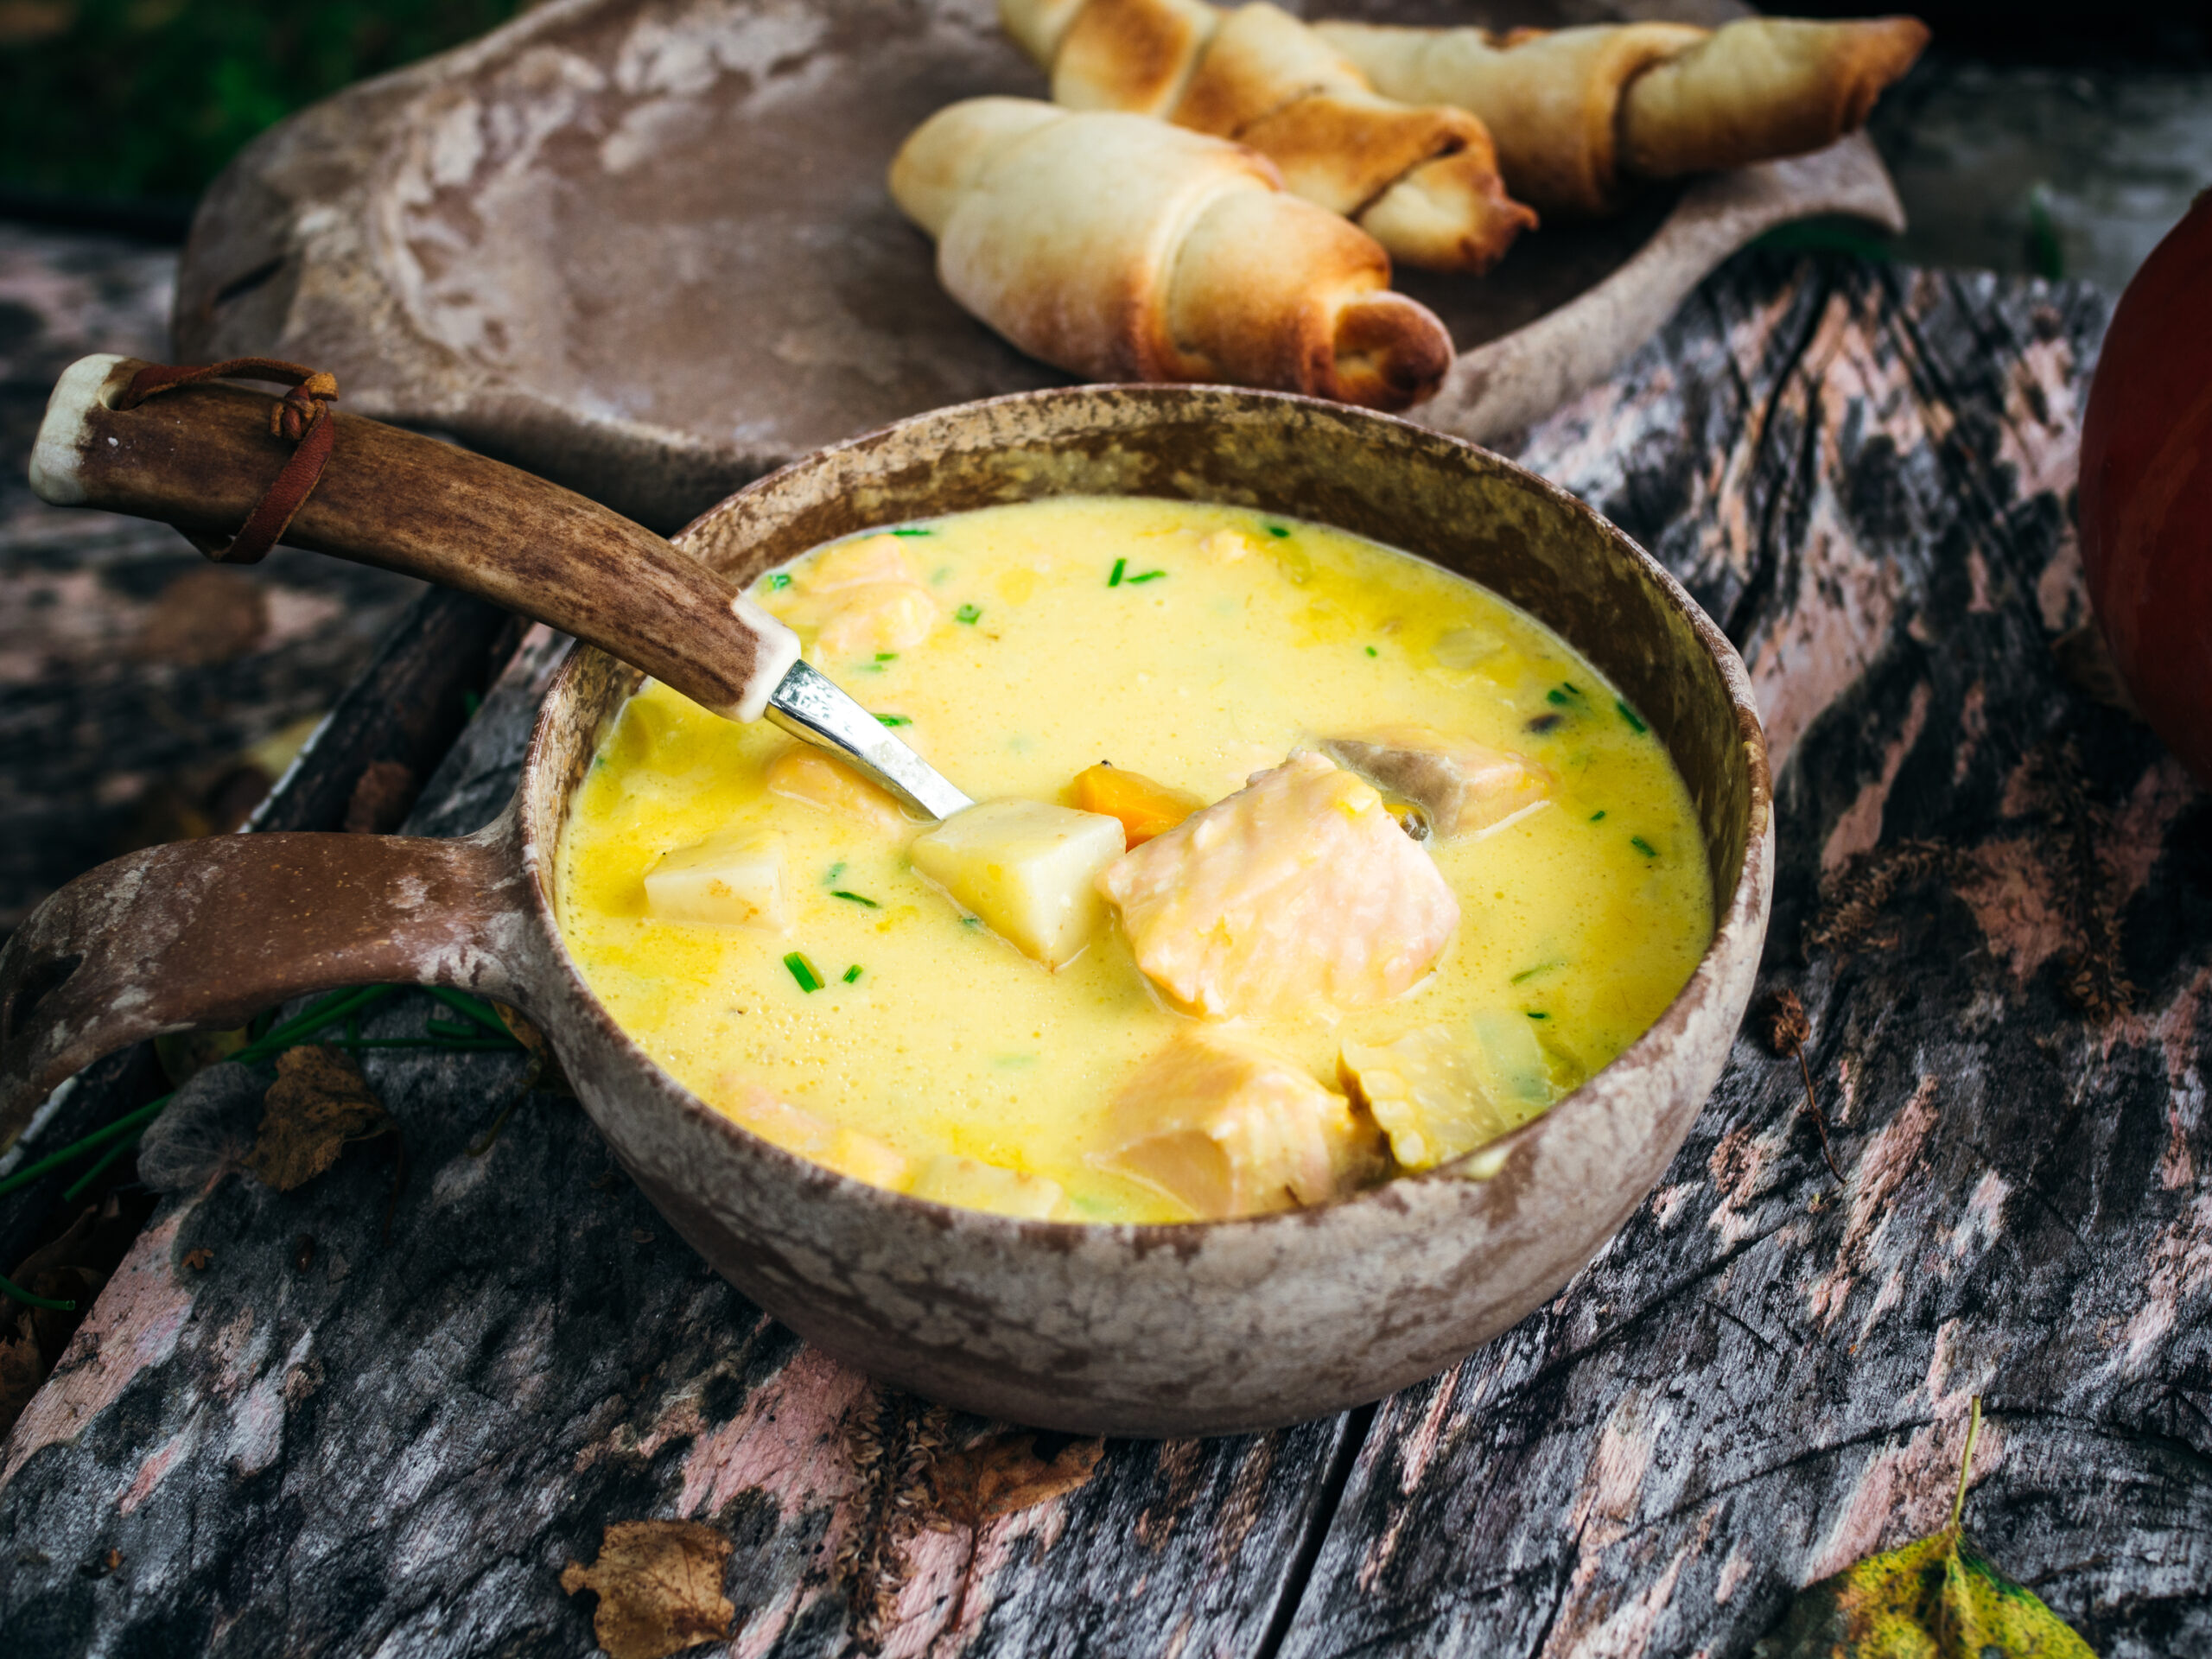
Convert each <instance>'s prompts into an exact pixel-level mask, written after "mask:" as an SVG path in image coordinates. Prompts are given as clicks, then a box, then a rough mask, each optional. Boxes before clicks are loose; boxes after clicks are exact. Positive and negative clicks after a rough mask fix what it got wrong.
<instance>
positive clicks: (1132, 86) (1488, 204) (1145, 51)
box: [999, 0, 1536, 271]
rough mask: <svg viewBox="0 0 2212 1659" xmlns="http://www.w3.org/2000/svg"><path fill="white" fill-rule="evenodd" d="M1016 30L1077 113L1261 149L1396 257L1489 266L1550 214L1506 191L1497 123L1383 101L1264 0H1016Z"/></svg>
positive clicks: (1298, 186)
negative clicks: (1156, 123) (1246, 1)
mask: <svg viewBox="0 0 2212 1659" xmlns="http://www.w3.org/2000/svg"><path fill="white" fill-rule="evenodd" d="M999 16H1000V19H1001V22H1003V23H1004V24H1005V26H1006V29H1007V33H1008V34H1010V35H1013V36H1014V39H1015V40H1017V41H1020V43H1021V44H1022V45H1023V46H1024V47H1025V48H1027V50H1028V51H1029V53H1030V54H1032V55H1033V57H1035V58H1036V60H1038V62H1039V63H1040V64H1042V65H1044V66H1045V67H1047V68H1048V69H1049V70H1050V71H1051V72H1052V97H1053V99H1055V100H1056V101H1057V102H1058V103H1061V104H1064V105H1067V106H1068V107H1069V108H1070V109H1077V110H1122V111H1130V112H1132V113H1135V114H1139V115H1151V116H1158V117H1160V118H1162V119H1164V120H1168V121H1172V122H1173V123H1174V124H1176V125H1178V126H1182V127H1189V128H1191V129H1192V130H1195V131H1198V132H1207V133H1211V134H1213V135H1214V136H1215V137H1222V138H1233V139H1235V140H1236V141H1237V142H1238V143H1243V144H1249V146H1251V147H1252V148H1253V149H1256V150H1259V151H1260V152H1261V153H1262V154H1263V155H1265V156H1268V158H1269V159H1270V160H1271V161H1273V162H1274V163H1275V164H1276V165H1277V166H1278V167H1279V168H1281V169H1282V177H1283V183H1284V186H1285V187H1286V188H1287V189H1289V190H1290V191H1291V192H1292V193H1293V194H1296V195H1300V196H1303V197H1305V198H1306V200H1308V201H1313V202H1318V203H1319V204H1320V205H1321V206H1322V207H1326V208H1327V209H1329V211H1330V212H1332V213H1341V214H1343V215H1344V216H1345V217H1346V218H1348V219H1355V220H1357V222H1358V223H1359V225H1360V226H1362V227H1363V229H1365V230H1366V231H1368V232H1370V234H1372V235H1373V236H1374V237H1375V238H1376V240H1377V241H1379V242H1381V243H1382V244H1383V247H1384V248H1385V249H1387V250H1388V251H1389V253H1390V256H1391V257H1393V258H1394V259H1397V260H1400V261H1402V262H1403V263H1404V264H1409V265H1420V266H1423V267H1425V268H1427V269H1428V270H1461V271H1483V270H1489V269H1490V267H1491V265H1493V264H1497V260H1498V257H1499V256H1500V255H1502V254H1503V253H1504V251H1505V250H1506V249H1507V248H1508V247H1509V246H1510V245H1511V244H1512V241H1513V238H1515V237H1516V236H1518V235H1519V234H1520V233H1521V232H1522V231H1523V230H1525V229H1526V228H1528V227H1529V226H1532V225H1534V224H1535V222H1536V216H1535V213H1531V212H1530V211H1529V209H1528V208H1527V207H1523V206H1522V204H1521V203H1519V202H1517V201H1515V200H1512V199H1511V198H1510V196H1508V195H1507V194H1506V193H1505V188H1504V186H1503V183H1501V182H1500V181H1499V178H1498V173H1497V156H1496V153H1495V152H1494V151H1493V149H1491V139H1490V134H1489V132H1488V131H1486V130H1484V126H1483V124H1482V123H1481V122H1480V121H1479V120H1478V119H1477V118H1474V117H1473V116H1471V115H1470V114H1468V113H1467V112H1466V111H1465V110H1458V109H1452V108H1450V107H1448V106H1446V105H1441V104H1437V105H1431V106H1430V107H1428V108H1426V109H1415V108H1413V107H1411V106H1409V105H1404V104H1400V103H1398V102H1396V101H1395V100H1394V99H1387V98H1382V97H1378V96H1377V95H1376V92H1374V90H1373V89H1372V88H1371V87H1370V86H1368V84H1367V80H1366V78H1365V77H1364V76H1363V75H1362V74H1361V73H1359V71H1358V70H1357V69H1356V68H1354V67H1352V65H1351V63H1350V62H1349V61H1347V60H1346V59H1345V58H1344V54H1342V53H1340V52H1338V51H1337V50H1336V49H1335V48H1332V47H1331V46H1330V45H1328V44H1327V43H1326V42H1325V41H1323V40H1322V39H1321V37H1320V36H1319V35H1316V34H1315V33H1314V32H1313V29H1310V28H1308V27H1307V26H1306V24H1304V23H1302V22H1300V21H1299V20H1298V19H1297V18H1295V17H1294V16H1291V15H1290V14H1289V13H1288V12H1286V11H1283V10H1280V9H1278V8H1277V7H1274V6H1273V5H1268V4H1266V3H1264V0H1260V3H1254V4H1250V5H1245V6H1241V7H1239V8H1237V9H1236V10H1234V11H1226V12H1224V11H1222V10H1218V9H1217V8H1216V7H1213V6H1211V5H1208V4H1206V3H1205V0H1072V3H1071V0H1000V5H999Z"/></svg>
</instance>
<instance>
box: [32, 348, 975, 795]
mask: <svg viewBox="0 0 2212 1659" xmlns="http://www.w3.org/2000/svg"><path fill="white" fill-rule="evenodd" d="M154 366H155V365H149V364H147V363H144V362H143V361H140V360H139V359H134V358H125V357H118V356H114V355H112V354H110V353H101V354H99V355H96V356H92V357H86V358H80V359H79V360H78V361H76V362H75V363H73V364H72V365H70V366H69V367H68V368H67V369H65V370H64V371H63V372H62V374H61V378H60V380H59V381H58V382H57V383H56V384H55V385H54V394H53V397H51V398H50V399H49V400H48V404H47V410H46V418H45V420H44V421H43V422H42V423H41V425H40V427H39V431H38V439H37V442H36V444H35V447H34V448H33V449H32V452H31V469H30V482H31V488H32V490H33V491H34V492H35V493H36V494H37V495H38V497H39V499H41V500H43V501H48V502H51V503H52V504H53V505H55V506H63V507H94V508H101V509H105V511H107V512H120V513H127V514H129V515H130V516H132V517H134V518H152V519H157V520H159V521H161V522H162V523H164V524H174V525H175V526H176V527H177V528H178V529H179V530H181V531H184V532H185V533H186V535H188V537H193V538H194V540H195V541H196V542H200V543H202V545H203V548H204V546H205V538H207V537H232V536H233V535H236V534H237V532H238V529H239V526H240V525H241V524H246V523H247V521H248V519H249V518H255V519H259V518H262V517H264V515H265V514H267V513H269V512H271V511H272V509H271V508H270V505H269V504H270V502H271V501H272V500H273V499H274V497H275V494H276V492H274V491H273V490H272V482H273V481H274V480H277V479H278V478H279V475H280V474H286V475H287V476H289V473H288V470H287V469H288V468H289V467H290V466H291V465H292V463H293V461H294V458H295V457H296V456H297V455H300V454H302V452H304V451H306V450H307V448H308V443H307V441H306V434H308V433H311V432H312V430H313V429H314V428H315V426H316V425H318V424H322V425H326V426H327V429H328V430H327V434H326V435H323V436H321V437H320V438H319V439H317V440H316V442H319V444H320V445H321V453H322V454H324V455H326V456H327V460H326V461H325V463H324V464H323V465H322V467H321V472H320V474H315V472H314V471H313V469H312V467H307V468H306V476H307V479H308V485H307V493H306V498H305V499H304V500H303V501H301V502H299V503H298V505H297V506H296V510H295V511H294V512H291V513H290V514H289V518H281V509H277V510H274V511H277V512H279V514H280V522H279V525H278V528H277V529H275V530H273V531H269V533H268V535H267V537H266V538H265V539H263V540H262V545H261V548H260V549H259V550H256V549H254V548H252V547H251V546H246V545H244V544H245V543H247V542H248V541H249V539H250V538H249V537H245V536H240V537H238V552H239V553H242V554H243V556H237V555H236V554H234V556H233V557H232V560H231V562H232V563H251V561H252V559H254V558H257V557H258V556H260V552H261V551H263V550H265V549H266V544H267V541H268V540H277V539H281V540H282V541H283V542H284V543H286V544H288V545H289V546H293V547H302V548H307V549H308V550H312V551H315V552H320V553H329V554H334V555H335V556H338V557H340V558H346V559H352V560H354V561H356V562H358V563H362V564H372V565H377V566H378V567H380V568H382V569H386V570H398V571H404V573H406V574H407V575H412V576H420V577H422V578H423V579H424V580H425V581H429V582H442V583H443V584H444V585H445V586H447V587H448V588H461V589H462V590H463V591H465V592H467V593H472V594H479V595H480V596H481V597H483V598H485V599H488V600H490V601H492V602H493V603H494V604H496V605H501V606H504V607H506V608H507V609H509V610H512V611H518V612H520V613H523V614H524V615H525V616H529V617H532V618H534V619H536V620H538V621H541V622H545V623H549V624H550V625H551V626H554V627H556V628H559V629H562V630H563V631H564V632H569V633H572V634H574V635H575V636H576V638H578V639H583V640H588V641H589V642H590V643H591V644H593V645H598V646H600V647H601V648H602V649H603V650H606V651H607V652H611V653H612V654H613V655H614V656H616V657H618V658H620V659H621V660H622V661H624V662H626V663H628V664H631V665H632V666H633V667H636V668H639V669H643V670H644V671H645V672H646V673H648V674H650V675H652V677H654V678H655V679H657V680H660V681H662V682H663V683H665V684H667V685H669V686H671V687H673V688H674V689H675V690H678V691H681V692H682V693H683V695H684V696H688V697H690V698H691V699H692V700H693V701H694V702H698V703H700V704H702V706H704V707H705V708H707V709H710V710H712V711H713V712H714V713H715V714H718V715H723V716H724V717H725V718H728V719H730V720H739V721H750V720H759V719H761V718H763V717H765V718H766V719H768V720H770V721H773V722H774V723H775V724H776V725H778V726H779V727H781V728H783V729H784V730H785V731H787V732H789V733H791V735H792V736H794V737H797V738H800V739H802V740H804V741H806V742H809V743H812V744H815V745H817V746H818V747H822V748H824V749H827V750H829V751H830V752H831V753H834V754H836V756H837V757H838V758H839V759H840V760H844V761H846V762H848V763H849V764H850V765H851V766H855V768H857V769H858V770H859V771H860V772H862V773H864V774H865V775H866V776H867V777H868V778H869V779H872V780H873V781H874V782H875V783H877V784H880V785H882V786H883V787H884V788H885V789H887V790H888V791H891V793H892V794H893V796H895V797H897V798H898V799H899V802H900V804H903V805H904V806H906V808H907V809H908V810H910V811H912V812H915V813H918V814H919V815H921V816H922V817H928V818H944V817H950V816H951V815H952V814H953V813H955V812H957V811H959V810H961V809H962V808H963V807H966V806H970V805H972V804H974V803H973V802H971V801H970V800H969V798H968V797H967V796H965V795H963V794H962V793H961V792H960V791H959V790H957V789H956V788H954V787H953V785H951V784H950V782H948V781H947V780H946V779H944V778H943V777H941V776H940V775H939V774H938V772H936V771H935V770H934V769H933V768H932V767H931V766H929V764H928V763H927V762H925V760H923V759H922V758H921V757H920V756H919V755H918V754H916V753H914V752H913V751H912V749H910V748H908V747H906V744H904V743H902V742H900V741H899V740H898V739H897V738H896V737H894V736H893V735H892V734H891V733H890V732H889V731H888V730H887V728H885V727H884V725H883V724H882V722H881V721H878V720H877V719H876V718H875V716H874V715H872V714H870V713H869V712H868V710H867V709H863V708H862V707H861V705H860V704H859V703H858V702H855V701H854V700H853V698H852V697H851V696H849V695H847V694H846V693H845V692H844V691H843V690H841V689H840V688H839V687H838V686H837V684H836V683H835V682H834V681H832V680H830V679H829V677H827V676H825V675H823V674H822V673H820V672H818V671H816V670H815V669H814V668H812V667H810V666H809V665H808V664H806V663H804V662H802V661H801V660H800V659H799V641H798V635H797V634H795V633H793V632H791V629H790V628H789V627H787V626H785V625H784V624H783V623H782V622H780V621H779V620H776V618H774V617H772V616H771V615H770V614H769V613H767V612H766V611H765V610H763V609H762V608H761V607H760V606H759V605H758V604H756V603H754V602H753V601H752V600H751V599H749V598H747V596H746V595H745V594H744V593H743V592H741V590H740V589H739V588H738V587H737V586H736V585H735V584H734V583H733V582H730V581H729V580H728V578H727V577H725V576H723V575H721V573H720V572H718V571H716V570H714V569H709V567H708V566H707V565H705V564H703V563H700V562H699V561H698V560H696V559H695V558H692V557H691V556H690V555H688V554H685V553H683V552H682V551H680V550H677V548H675V547H673V546H671V544H670V543H667V542H665V541H664V540H663V539H662V538H661V537H658V536H656V535H654V534H653V533H652V531H649V530H647V529H645V527H644V526H643V525H642V524H632V522H631V521H630V520H629V519H627V518H623V517H622V516H621V515H620V514H619V513H616V512H612V511H610V510H609V509H607V508H606V507H602V506H601V505H599V504H598V503H596V502H594V501H591V500H588V499H585V498H584V497H582V496H581V495H578V494H576V493H574V492H573V491H569V490H564V489H563V488H562V487H561V486H558V485H557V484H552V483H549V482H547V481H546V480H543V479H542V478H537V477H534V476H533V475H531V474H528V473H525V472H522V471H520V470H518V468H515V467H508V466H505V465H504V464H502V463H501V462H499V461H493V460H491V459H489V458H488V457H486V456H484V455H480V454H474V453H472V452H471V451H469V450H466V449H461V448H456V447H455V446H454V445H452V444H448V443H442V442H438V441H437V440H436V439H434V438H427V437H423V436H422V435H419V434H416V433H412V432H407V431H403V430H402V429H399V428H397V427H393V426H386V425H385V424H384V423H381V422H378V421H372V420H365V419H363V418H361V417H360V416H353V415H341V414H338V413H336V412H334V411H332V410H328V409H327V407H326V408H321V409H317V408H316V407H315V404H314V403H313V402H311V401H310V396H311V397H314V398H321V399H325V400H326V401H327V397H330V396H334V391H332V392H328V393H324V392H317V391H313V385H314V383H312V382H310V383H309V385H308V387H307V388H304V389H303V391H306V392H308V394H310V395H302V392H295V393H292V394H289V395H288V396H287V397H285V398H284V399H283V400H282V401H281V402H280V403H279V404H278V406H277V412H276V414H275V415H274V416H272V412H271V410H270V397H269V395H268V394H267V393H265V392H254V391H247V390H245V388H244V387H241V386H236V385H226V384H223V383H222V382H220V381H217V380H212V379H211V380H200V381H197V382H193V383H189V384H184V383H178V384H173V385H164V386H162V389H161V393H160V395H159V396H148V397H146V398H145V401H135V399H134V397H133V396H132V394H131V392H130V388H131V387H132V385H133V384H134V382H137V381H138V379H139V376H140V373H141V372H142V371H145V370H148V369H150V368H152V367H154ZM226 366H230V365H226ZM270 367H275V368H280V369H283V370H284V371H285V372H284V373H283V375H282V376H277V375H272V374H270V373H268V372H266V371H267V370H268V369H270ZM236 372H238V373H240V374H241V375H246V376H250V377H251V378H286V379H292V378H302V377H303V376H304V375H305V374H306V372H305V371H302V370H294V369H291V368H289V366H288V365H244V366H239V367H238V368H237V369H236ZM318 379H320V380H321V381H323V382H326V383H327V380H328V377H327V376H326V377H318ZM142 384H143V383H142ZM141 395H143V393H142V394H141ZM287 406H289V407H290V408H291V409H292V410H294V411H295V414H294V415H292V416H286V415H285V414H284V410H285V409H286V408H287ZM304 410H313V411H314V412H312V413H309V414H307V415H306V416H304V417H303V418H302V416H300V415H299V414H298V413H297V411H304ZM288 420H289V422H290V426H291V427H296V428H299V429H302V435H299V436H297V437H296V438H295V439H294V440H292V441H289V442H288V440H287V438H286V437H285V436H284V435H282V434H281V433H280V431H279V430H278V428H279V426H280V425H281V424H282V423H283V422H285V421H288ZM287 429H288V430H289V428H287ZM295 442H296V443H297V446H298V447H297V448H295V447H294V446H295ZM302 466H305V463H304V462H302ZM211 556H214V557H217V558H218V559H220V558H221V557H222V553H221V552H220V551H218V552H215V553H213V554H212V555H211Z"/></svg>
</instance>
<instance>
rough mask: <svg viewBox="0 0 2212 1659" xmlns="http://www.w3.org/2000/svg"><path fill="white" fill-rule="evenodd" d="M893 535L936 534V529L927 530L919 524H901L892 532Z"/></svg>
mask: <svg viewBox="0 0 2212 1659" xmlns="http://www.w3.org/2000/svg"><path fill="white" fill-rule="evenodd" d="M891 533H892V534H893V536H934V535H935V534H937V532H936V531H932V530H925V529H923V528H922V527H921V526H920V525H919V524H901V525H899V528H898V529H896V530H894V531H892V532H891Z"/></svg>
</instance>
